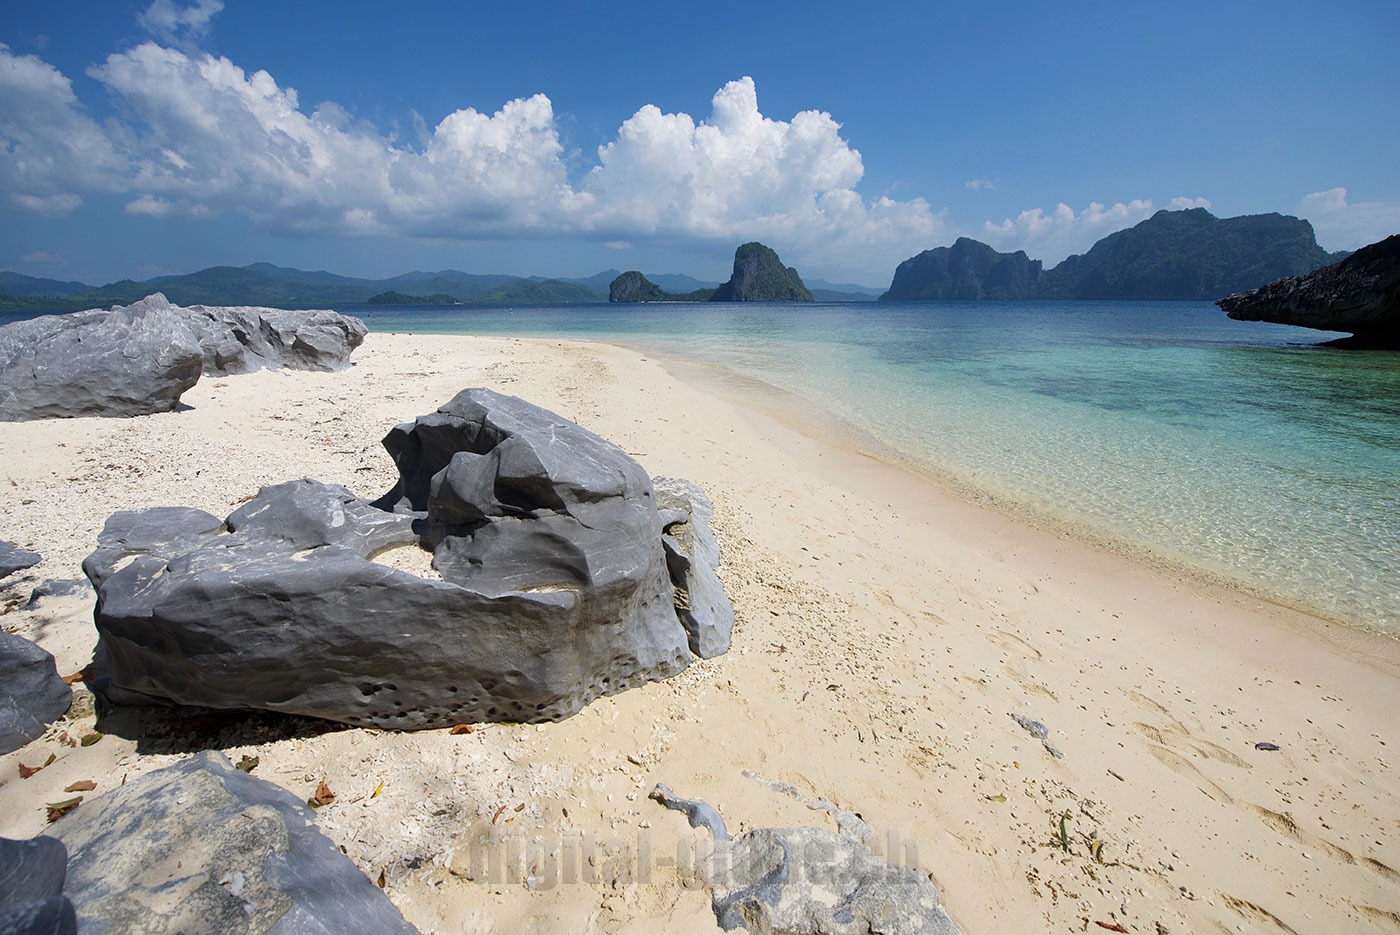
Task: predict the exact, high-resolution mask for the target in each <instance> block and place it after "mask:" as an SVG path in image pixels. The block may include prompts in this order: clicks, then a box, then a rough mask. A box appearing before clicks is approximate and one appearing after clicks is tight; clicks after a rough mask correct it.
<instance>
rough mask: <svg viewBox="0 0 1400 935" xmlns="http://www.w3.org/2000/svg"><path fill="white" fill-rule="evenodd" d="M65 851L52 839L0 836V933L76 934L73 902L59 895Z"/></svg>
mask: <svg viewBox="0 0 1400 935" xmlns="http://www.w3.org/2000/svg"><path fill="white" fill-rule="evenodd" d="M67 863H68V851H67V850H66V849H65V848H64V846H63V844H62V843H60V842H59V841H55V840H54V839H53V838H43V837H40V838H31V839H30V840H28V841H12V840H10V839H9V838H0V932H3V933H5V935H77V931H78V920H77V918H76V916H75V915H74V914H73V904H72V903H70V902H69V901H68V898H67V897H66V896H64V895H63V881H64V878H65V877H66V875H67Z"/></svg>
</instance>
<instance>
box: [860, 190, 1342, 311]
mask: <svg viewBox="0 0 1400 935" xmlns="http://www.w3.org/2000/svg"><path fill="white" fill-rule="evenodd" d="M1336 259H1339V257H1338V256H1336V255H1334V254H1328V253H1327V252H1326V251H1325V250H1323V249H1322V248H1321V247H1319V246H1318V245H1317V239H1316V237H1315V236H1314V235H1313V229H1312V225H1311V224H1309V223H1308V222H1307V221H1304V220H1300V219H1298V218H1295V217H1288V216H1285V215H1281V214H1256V215H1244V216H1241V217H1233V218H1217V217H1216V216H1215V215H1213V214H1211V213H1210V212H1209V211H1207V210H1206V209H1204V208H1191V209H1188V210H1186V211H1158V212H1157V213H1156V214H1154V215H1152V217H1150V218H1148V219H1147V220H1145V221H1142V222H1141V223H1139V224H1136V225H1134V226H1133V227H1130V228H1127V229H1126V230H1121V231H1117V232H1115V233H1112V234H1109V235H1108V236H1107V237H1104V238H1103V239H1102V240H1100V241H1098V242H1097V243H1095V244H1094V246H1093V247H1091V248H1090V249H1089V251H1088V252H1087V253H1084V254H1082V255H1080V254H1076V255H1075V256H1071V257H1067V258H1066V259H1065V260H1064V261H1063V262H1061V263H1060V264H1059V265H1057V266H1055V267H1054V268H1053V269H1049V270H1042V268H1041V264H1040V261H1038V260H1031V259H1029V258H1027V257H1026V255H1025V254H1024V253H1021V252H1019V251H1018V252H1017V253H999V252H998V251H996V250H994V249H992V248H991V247H989V246H987V245H986V244H983V243H978V242H977V241H975V240H968V239H967V238H961V239H959V240H958V242H957V243H955V244H953V246H951V247H939V248H936V249H934V250H925V251H924V252H923V253H921V254H919V255H918V256H916V257H911V258H910V259H908V260H905V261H904V262H903V263H901V264H900V265H899V268H898V269H897V270H896V271H895V276H894V280H893V281H892V282H891V284H890V288H889V291H888V292H886V293H885V294H884V295H882V296H880V299H881V300H882V301H928V300H940V299H961V300H967V299H1111V300H1133V301H1184V300H1199V301H1204V300H1210V299H1214V298H1215V297H1216V296H1220V295H1224V294H1225V293H1227V292H1236V291H1239V290H1241V289H1250V288H1253V287H1255V286H1258V285H1260V284H1262V283H1266V282H1268V281H1269V280H1271V279H1276V278H1278V277H1279V276H1291V275H1295V274H1301V273H1306V272H1308V271H1309V270H1314V269H1317V268H1318V267H1319V266H1321V265H1323V264H1325V263H1330V262H1332V261H1334V260H1336Z"/></svg>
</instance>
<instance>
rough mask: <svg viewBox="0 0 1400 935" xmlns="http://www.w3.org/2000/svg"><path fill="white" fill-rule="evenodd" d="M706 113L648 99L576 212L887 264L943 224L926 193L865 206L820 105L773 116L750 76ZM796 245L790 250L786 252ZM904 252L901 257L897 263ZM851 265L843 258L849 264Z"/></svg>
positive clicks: (610, 148)
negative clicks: (677, 110)
mask: <svg viewBox="0 0 1400 935" xmlns="http://www.w3.org/2000/svg"><path fill="white" fill-rule="evenodd" d="M711 104H712V110H711V114H710V117H709V119H707V120H704V121H701V122H700V123H696V122H695V120H694V119H693V118H692V117H691V116H690V115H689V114H683V113H681V114H668V113H663V112H662V111H661V109H660V108H658V107H656V106H654V105H650V104H648V105H647V106H645V107H643V108H642V109H641V110H639V111H637V113H636V114H634V115H633V116H632V117H630V118H628V120H627V121H625V122H624V123H623V124H622V126H621V128H620V129H619V130H618V136H617V139H616V140H614V141H613V142H611V143H608V144H606V145H604V146H601V147H599V150H598V165H597V166H595V167H594V168H593V169H592V170H591V171H589V172H588V174H587V175H586V176H585V177H584V178H583V179H582V181H581V183H580V185H579V195H580V198H579V200H578V202H577V203H576V204H575V205H574V206H573V212H574V214H575V216H576V217H578V218H579V220H580V223H581V224H582V225H583V226H584V227H586V228H590V229H597V230H618V231H629V232H640V233H644V234H653V235H655V234H665V235H683V236H691V237H700V238H708V239H716V240H733V239H734V238H736V237H743V238H759V239H767V240H770V241H773V242H775V243H777V244H780V245H781V246H782V247H784V248H785V249H786V250H788V251H789V252H790V255H791V256H792V257H793V258H794V260H796V261H807V262H810V261H817V262H822V263H832V262H835V263H841V261H842V259H843V258H845V259H846V261H849V260H850V258H851V257H850V255H851V253H852V251H855V252H857V253H858V254H859V256H861V257H862V258H869V259H871V260H874V259H875V258H876V257H877V256H878V257H879V259H880V262H882V263H883V262H887V261H888V260H889V259H890V258H893V257H896V256H897V257H898V259H902V258H903V257H904V256H907V255H908V253H909V251H910V250H911V249H915V248H918V249H922V245H923V244H925V243H926V242H927V241H928V240H929V239H930V238H932V237H935V236H937V235H938V234H939V233H940V232H941V230H942V228H941V225H940V220H941V219H940V218H939V217H938V216H936V215H935V214H934V213H933V212H932V211H931V210H930V209H929V206H928V203H927V202H925V201H924V200H923V199H921V198H919V199H914V200H912V201H905V202H897V201H893V200H891V199H889V198H879V199H876V200H875V201H873V202H870V203H867V202H866V201H865V200H864V199H863V198H862V197H861V196H860V195H859V194H857V193H856V191H855V190H854V189H855V185H856V183H857V182H859V181H860V179H861V176H862V175H864V172H865V169H864V166H863V165H862V163H861V157H860V153H859V152H858V151H857V150H855V149H854V148H852V147H851V146H850V144H849V143H847V142H846V140H844V139H842V137H841V133H840V130H841V125H840V124H839V123H837V122H836V121H835V120H833V119H832V117H831V115H830V114H828V113H825V112H822V111H815V110H809V111H802V112H801V113H798V114H797V115H796V116H794V117H793V118H792V120H791V121H782V120H773V119H771V118H769V117H765V116H764V115H763V114H762V113H761V112H760V111H759V108H758V92H757V89H756V87H755V86H754V82H753V79H752V78H748V77H745V78H741V79H739V80H737V81H731V82H729V83H728V84H726V85H725V86H724V87H723V88H721V89H720V90H719V91H718V92H716V94H715V95H714V98H713V99H712V101H711ZM786 255H788V254H785V256H786ZM898 259H895V260H894V262H898ZM842 265H845V264H842Z"/></svg>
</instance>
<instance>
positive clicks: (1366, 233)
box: [1298, 188, 1400, 250]
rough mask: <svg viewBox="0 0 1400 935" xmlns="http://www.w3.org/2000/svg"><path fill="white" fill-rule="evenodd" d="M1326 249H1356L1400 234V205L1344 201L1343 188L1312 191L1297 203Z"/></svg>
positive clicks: (1345, 196)
mask: <svg viewBox="0 0 1400 935" xmlns="http://www.w3.org/2000/svg"><path fill="white" fill-rule="evenodd" d="M1298 213H1299V214H1300V215H1301V216H1303V217H1305V218H1307V219H1308V220H1309V221H1311V222H1312V226H1313V230H1315V231H1316V232H1317V239H1318V242H1319V243H1320V244H1321V245H1322V246H1323V247H1324V248H1325V249H1327V250H1355V249H1356V248H1358V247H1364V246H1366V245H1367V244H1372V243H1375V242H1376V241H1378V240H1384V239H1385V238H1386V237H1389V236H1390V235H1391V234H1397V233H1400V202H1397V201H1358V202H1349V201H1347V190H1346V189H1345V188H1329V189H1327V190H1326V191H1322V192H1313V193H1312V194H1311V195H1306V196H1304V197H1303V199H1302V201H1300V202H1299V203H1298Z"/></svg>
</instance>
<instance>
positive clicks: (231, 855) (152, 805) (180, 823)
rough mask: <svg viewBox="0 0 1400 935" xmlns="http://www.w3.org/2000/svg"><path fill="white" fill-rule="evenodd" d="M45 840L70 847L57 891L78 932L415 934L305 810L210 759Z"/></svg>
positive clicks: (134, 784) (78, 815)
mask: <svg viewBox="0 0 1400 935" xmlns="http://www.w3.org/2000/svg"><path fill="white" fill-rule="evenodd" d="M48 834H49V835H51V836H52V837H54V838H56V839H57V840H58V841H60V842H62V843H63V845H64V846H65V847H66V848H67V850H68V864H67V882H66V883H65V884H64V886H63V891H64V894H65V895H66V896H67V897H68V899H70V900H71V901H72V903H73V906H74V908H75V909H76V910H77V917H78V922H79V924H80V926H81V928H82V931H83V932H84V933H92V935H103V933H109V932H110V933H113V935H115V933H118V932H142V933H147V935H176V933H180V932H196V931H197V932H221V933H225V932H226V933H233V932H237V933H240V935H263V933H275V935H330V933H345V935H349V933H358V932H375V933H380V932H383V933H386V935H389V933H394V935H415V933H416V931H417V930H416V929H414V928H413V926H411V925H409V924H408V923H407V922H405V921H404V920H403V917H402V916H401V915H399V911H398V910H397V909H395V908H394V905H393V904H392V903H390V902H389V899H388V897H386V896H385V895H384V893H383V891H382V890H380V889H379V888H378V887H377V886H375V885H374V884H373V883H371V882H370V880H369V879H368V878H367V877H366V876H365V875H364V874H363V873H361V872H360V870H359V868H358V867H356V866H355V865H354V864H353V863H352V862H351V861H350V859H349V858H348V857H346V856H345V855H344V854H342V853H341V852H340V851H339V849H337V848H336V846H335V845H334V844H333V843H331V840H330V839H329V838H327V837H326V836H325V835H323V834H321V832H320V831H318V830H317V829H316V826H315V823H314V821H313V815H312V812H311V810H310V809H309V808H307V807H306V806H305V805H304V804H302V803H301V802H299V801H298V800H297V799H296V798H295V797H294V796H293V795H292V794H291V793H289V792H287V791H286V790H284V789H282V788H280V787H278V786H275V785H273V784H272V783H270V782H265V781H263V780H261V779H256V778H254V777H252V776H250V775H248V774H246V773H243V772H241V771H239V770H237V769H235V768H234V767H233V766H232V764H230V763H229V761H228V760H227V759H226V758H225V757H224V756H223V754H221V753H218V752H216V751H212V750H209V751H205V752H203V753H198V754H196V755H194V756H192V757H190V758H188V759H186V760H182V761H180V762H178V763H176V764H175V765H173V766H167V767H166V768H164V769H160V770H156V771H154V772H151V773H147V774H146V775H144V776H139V777H137V778H135V779H133V780H132V781H131V782H129V783H127V784H126V785H123V786H118V787H117V788H115V789H113V790H112V791H110V792H107V793H104V794H102V795H100V796H97V797H96V798H93V799H92V800H90V801H87V802H84V803H83V805H82V807H81V808H78V809H77V810H75V811H73V812H72V813H70V814H68V815H66V816H64V817H63V818H61V819H59V820H58V821H57V822H56V823H55V824H54V825H53V827H52V828H51V829H50V831H49V832H48ZM153 868H160V869H159V872H153Z"/></svg>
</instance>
